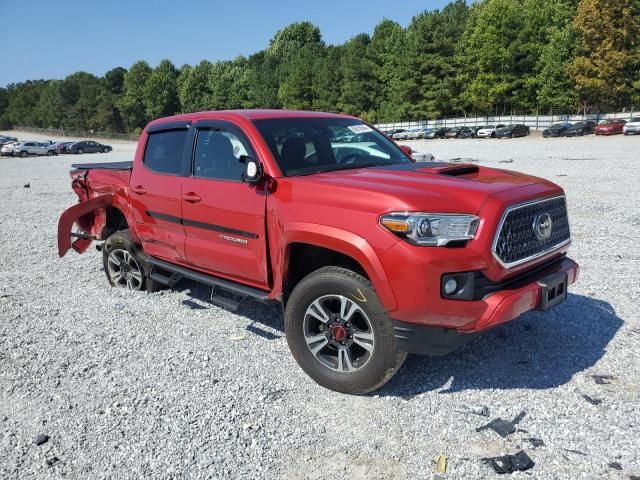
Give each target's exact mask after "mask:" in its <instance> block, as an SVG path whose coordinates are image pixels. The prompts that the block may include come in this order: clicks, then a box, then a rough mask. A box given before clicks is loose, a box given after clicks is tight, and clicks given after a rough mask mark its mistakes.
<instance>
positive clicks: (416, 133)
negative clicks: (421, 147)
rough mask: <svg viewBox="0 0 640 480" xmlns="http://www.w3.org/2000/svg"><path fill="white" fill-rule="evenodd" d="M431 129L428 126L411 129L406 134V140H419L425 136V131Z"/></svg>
mask: <svg viewBox="0 0 640 480" xmlns="http://www.w3.org/2000/svg"><path fill="white" fill-rule="evenodd" d="M427 130H429V129H428V128H414V129H413V130H409V131H408V132H407V133H406V134H405V137H404V138H405V140H419V139H421V138H425V132H426V131H427Z"/></svg>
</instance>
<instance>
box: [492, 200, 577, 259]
mask: <svg viewBox="0 0 640 480" xmlns="http://www.w3.org/2000/svg"><path fill="white" fill-rule="evenodd" d="M547 215H548V216H547ZM549 217H550V218H551V229H550V232H549V231H548V229H547V228H538V229H536V224H538V226H540V225H539V224H540V223H542V224H543V225H542V226H543V227H544V226H546V225H548V222H546V220H548V218H549ZM540 219H542V220H540ZM536 230H537V231H538V233H536ZM541 232H542V233H543V234H544V235H541V234H540V233H541ZM547 235H548V236H547ZM570 240H571V234H570V232H569V219H568V217H567V206H566V202H565V198H564V197H555V198H549V199H546V200H538V201H535V202H529V203H525V204H523V205H517V206H514V207H509V208H508V209H507V210H506V211H505V214H504V216H503V217H502V221H501V222H500V226H499V227H498V233H497V234H496V238H495V240H494V242H493V254H494V256H495V257H496V259H497V260H498V261H499V262H500V263H501V264H502V265H503V266H504V267H507V268H510V267H514V266H516V265H520V264H522V263H526V262H528V261H530V260H533V259H535V258H537V257H541V256H542V255H545V254H547V253H549V252H551V251H553V250H555V249H556V248H559V247H561V246H562V245H566V244H567V243H569V241H570Z"/></svg>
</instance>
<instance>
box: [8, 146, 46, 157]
mask: <svg viewBox="0 0 640 480" xmlns="http://www.w3.org/2000/svg"><path fill="white" fill-rule="evenodd" d="M47 153H48V150H47V146H46V145H45V144H43V143H39V142H20V143H18V144H16V145H15V146H14V147H13V154H14V155H18V156H20V157H23V158H25V157H28V156H29V155H47Z"/></svg>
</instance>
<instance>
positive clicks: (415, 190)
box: [292, 162, 561, 214]
mask: <svg viewBox="0 0 640 480" xmlns="http://www.w3.org/2000/svg"><path fill="white" fill-rule="evenodd" d="M293 178H296V181H295V183H296V184H297V185H296V186H299V187H300V188H295V187H294V189H295V191H296V195H295V196H296V197H297V200H298V201H302V202H306V201H310V198H313V199H314V201H315V202H317V204H318V205H329V204H330V205H334V204H335V205H341V206H342V207H343V208H345V207H346V208H350V209H354V210H361V211H369V212H376V213H384V212H389V211H430V212H439V213H470V214H477V213H478V212H479V211H480V208H481V207H482V205H483V204H484V203H485V201H486V200H487V198H488V197H489V196H491V195H493V194H495V193H498V192H502V191H505V190H510V189H515V188H518V187H524V186H527V185H532V184H539V185H540V187H541V188H540V189H536V192H537V191H538V190H539V192H540V194H541V195H543V194H545V193H546V192H548V193H549V194H551V193H555V192H558V191H561V189H560V187H558V186H557V185H555V184H553V183H551V182H549V181H547V180H543V179H541V178H537V177H532V176H529V175H525V174H522V173H517V172H512V171H508V170H500V169H493V168H487V167H478V166H476V165H473V164H452V163H435V162H419V163H411V164H400V165H389V166H381V167H370V168H363V169H354V170H341V171H333V172H326V173H320V174H315V175H309V176H305V177H292V179H293ZM307 196H309V199H307V198H306V197H307Z"/></svg>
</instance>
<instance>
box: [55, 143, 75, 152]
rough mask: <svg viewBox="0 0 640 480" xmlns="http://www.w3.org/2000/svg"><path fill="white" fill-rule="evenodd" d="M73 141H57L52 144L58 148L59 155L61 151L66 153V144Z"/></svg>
mask: <svg viewBox="0 0 640 480" xmlns="http://www.w3.org/2000/svg"><path fill="white" fill-rule="evenodd" d="M72 143H73V142H56V143H54V144H52V145H51V146H52V147H53V148H54V149H55V150H56V153H57V154H58V155H59V154H61V153H66V152H65V151H64V146H65V145H71V144H72Z"/></svg>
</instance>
